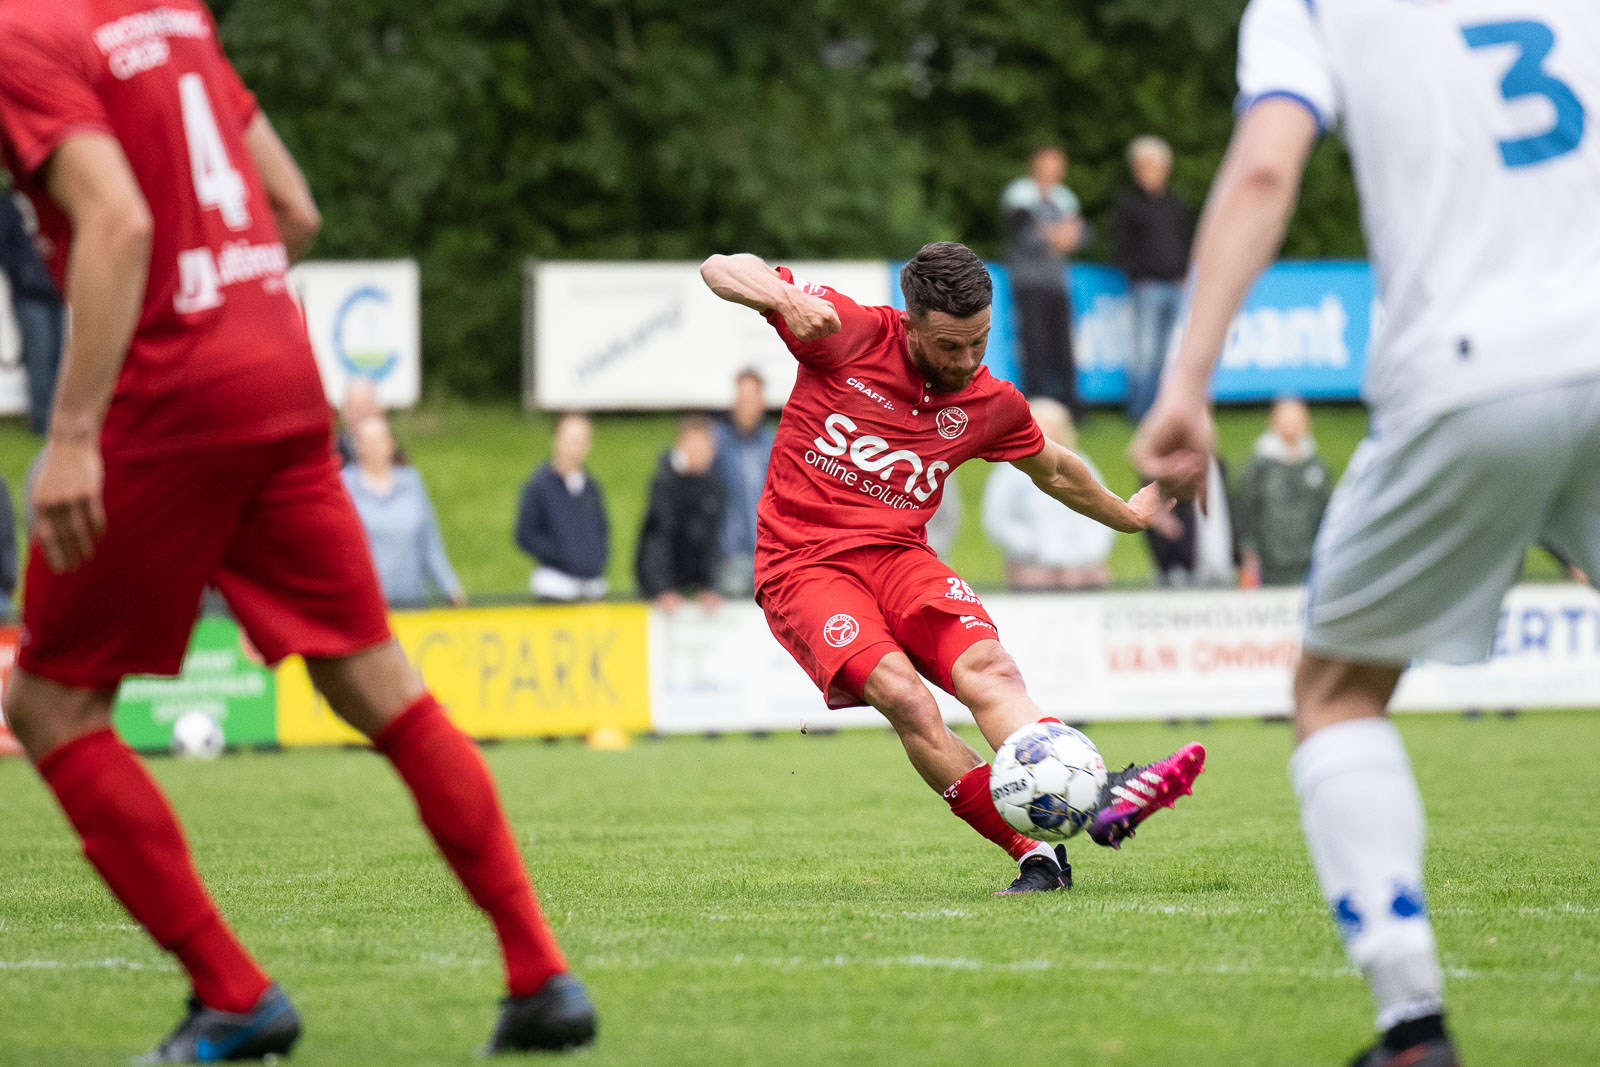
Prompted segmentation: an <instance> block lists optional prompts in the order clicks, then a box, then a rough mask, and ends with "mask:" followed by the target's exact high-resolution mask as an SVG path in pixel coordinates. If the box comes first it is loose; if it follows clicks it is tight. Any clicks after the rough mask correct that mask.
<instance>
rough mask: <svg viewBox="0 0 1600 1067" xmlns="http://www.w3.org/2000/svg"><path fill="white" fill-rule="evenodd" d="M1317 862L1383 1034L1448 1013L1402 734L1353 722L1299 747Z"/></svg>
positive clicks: (1292, 770) (1298, 769)
mask: <svg viewBox="0 0 1600 1067" xmlns="http://www.w3.org/2000/svg"><path fill="white" fill-rule="evenodd" d="M1289 778H1290V780H1291V781H1293V783H1294V790H1295V793H1296V795H1298V796H1299V798H1300V820H1301V824H1302V825H1303V826H1304V828H1305V834H1306V844H1307V845H1309V846H1310V849H1311V862H1312V864H1313V865H1314V866H1315V867H1316V869H1317V877H1318V878H1319V880H1320V881H1321V883H1322V892H1323V895H1324V896H1325V897H1326V898H1327V900H1328V905H1329V907H1330V908H1332V909H1333V914H1334V918H1335V920H1336V921H1337V922H1338V924H1339V932H1340V934H1341V935H1342V936H1343V937H1344V943H1345V950H1346V951H1347V952H1349V954H1350V959H1351V962H1353V963H1354V964H1355V965H1356V966H1357V967H1359V968H1361V971H1362V973H1363V974H1365V975H1366V976H1367V984H1368V985H1370V986H1371V987H1372V996H1373V999H1374V1000H1375V1001H1376V1002H1377V1009H1378V1029H1379V1030H1388V1029H1389V1028H1391V1027H1393V1026H1395V1025H1396V1024H1398V1023H1401V1022H1405V1021H1406V1020H1408V1019H1416V1018H1420V1017H1422V1016H1424V1015H1431V1014H1434V1013H1436V1012H1438V1011H1440V1010H1441V1007H1442V1003H1443V1000H1442V997H1443V986H1444V980H1443V976H1442V975H1441V974H1440V971H1439V961H1438V957H1437V955H1436V953H1435V950H1434V943H1433V926H1432V924H1431V923H1429V921H1428V912H1427V906H1426V904H1425V903H1424V898H1423V895H1422V845H1423V815H1422V797H1421V795H1420V794H1418V792H1417V782H1416V778H1415V777H1413V775H1412V773H1411V761H1410V760H1408V759H1407V758H1406V750H1405V746H1404V744H1403V743H1402V742H1401V740H1400V731H1399V730H1397V729H1395V725H1394V723H1392V722H1390V721H1389V720H1388V719H1386V718H1383V719H1378V718H1364V719H1352V720H1350V721H1347V722H1342V723H1339V724H1337V725H1335V726H1329V727H1326V728H1324V729H1322V730H1318V731H1317V732H1316V733H1314V734H1312V735H1311V736H1310V737H1308V738H1306V740H1305V741H1303V742H1301V744H1300V747H1299V748H1297V749H1295V752H1294V755H1293V756H1292V757H1290V759H1289Z"/></svg>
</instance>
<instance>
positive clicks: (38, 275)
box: [0, 189, 66, 436]
mask: <svg viewBox="0 0 1600 1067" xmlns="http://www.w3.org/2000/svg"><path fill="white" fill-rule="evenodd" d="M17 205H18V201H17V199H16V198H15V197H14V196H13V195H12V194H11V193H10V192H9V191H6V190H3V189H0V274H4V275H5V276H6V280H7V281H9V282H10V283H11V306H12V309H13V310H14V311H15V312H16V315H17V329H18V330H19V331H20V332H21V333H22V366H23V369H24V370H26V371H27V372H28V423H29V425H30V426H32V427H33V432H34V433H36V434H39V435H41V436H43V434H44V433H45V431H46V430H48V429H49V428H50V408H51V406H52V405H53V404H54V403H55V396H56V372H57V371H58V370H59V369H60V367H61V342H62V339H63V337H64V336H65V331H66V310H65V308H64V307H63V305H62V302H61V294H60V293H58V292H56V284H55V281H54V280H53V279H51V277H50V271H49V270H48V269H47V268H46V267H45V265H44V260H42V259H41V258H39V252H38V249H36V248H35V247H34V245H33V237H32V236H31V235H30V232H29V231H30V227H29V226H28V224H27V222H26V220H24V218H23V216H22V212H21V210H20V209H19V208H18V206H17ZM30 211H31V209H30Z"/></svg>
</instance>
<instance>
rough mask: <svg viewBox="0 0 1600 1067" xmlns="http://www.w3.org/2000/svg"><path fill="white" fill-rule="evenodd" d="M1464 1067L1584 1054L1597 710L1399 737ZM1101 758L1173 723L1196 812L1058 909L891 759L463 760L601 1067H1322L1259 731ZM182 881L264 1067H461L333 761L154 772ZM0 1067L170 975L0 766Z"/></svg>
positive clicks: (814, 752) (382, 865)
mask: <svg viewBox="0 0 1600 1067" xmlns="http://www.w3.org/2000/svg"><path fill="white" fill-rule="evenodd" d="M1402 728H1403V730H1404V732H1405V735H1406V739H1407V741H1408V743H1409V745H1410V748H1411V752H1412V755H1413V759H1414V762H1415V763H1416V766H1417V770H1418V773H1419V775H1420V778H1421V781H1422V786H1423V791H1424V795H1425V797H1426V798H1427V801H1428V805H1429V814H1430V817H1431V825H1432V836H1431V840H1430V849H1429V863H1428V874H1429V883H1430V890H1431V895H1432V899H1431V902H1432V906H1433V912H1434V916H1435V919H1436V922H1437V926H1438V931H1439V935H1440V940H1441V946H1442V949H1443V956H1444V961H1445V966H1446V968H1447V971H1448V974H1449V996H1450V1003H1451V1008H1452V1011H1453V1018H1454V1024H1455V1027H1456V1029H1457V1031H1458V1035H1459V1038H1460V1040H1461V1043H1462V1045H1463V1049H1464V1053H1465V1056H1466V1061H1467V1062H1468V1063H1470V1064H1493V1065H1497V1067H1510V1065H1518V1064H1545V1063H1570V1064H1578V1063H1585V1064H1592V1063H1597V1062H1600V1027H1597V1026H1596V1023H1595V1020H1596V1019H1597V1018H1600V852H1597V850H1596V848H1595V841H1596V839H1597V838H1600V803H1597V802H1596V800H1595V795H1594V783H1593V780H1592V778H1591V777H1590V776H1589V775H1588V774H1587V773H1586V772H1585V771H1582V770H1575V769H1574V764H1573V763H1572V762H1570V761H1571V760H1572V759H1573V757H1579V756H1582V755H1583V754H1587V753H1593V752H1595V751H1597V750H1600V716H1596V715H1594V714H1592V713H1544V714H1532V715H1525V716H1522V717H1520V718H1518V719H1516V720H1513V721H1507V720H1502V719H1499V718H1495V717H1490V718H1485V719H1481V720H1476V721H1466V720H1463V719H1462V718H1460V717H1458V716H1433V717H1429V716H1412V717H1407V718H1404V719H1403V720H1402ZM1093 733H1094V736H1095V737H1096V739H1097V741H1098V743H1099V745H1100V747H1101V749H1102V750H1103V751H1104V753H1105V755H1106V757H1107V758H1108V760H1110V761H1112V762H1113V763H1117V762H1120V761H1124V760H1128V759H1133V758H1146V757H1149V756H1152V755H1155V754H1157V753H1158V752H1160V753H1164V752H1166V751H1168V750H1170V749H1171V748H1173V747H1175V745H1176V744H1178V743H1180V742H1181V741H1183V740H1186V739H1187V738H1188V737H1190V736H1194V737H1197V738H1199V739H1200V740H1203V741H1204V742H1205V743H1206V745H1207V747H1208V749H1209V750H1210V770H1209V771H1208V773H1207V774H1206V775H1205V776H1204V777H1202V778H1201V779H1200V782H1199V788H1198V789H1197V791H1196V795H1195V796H1194V797H1192V798H1188V799H1186V800H1184V801H1183V802H1182V803H1180V804H1179V805H1178V808H1177V809H1176V811H1174V812H1166V813H1163V814H1161V815H1160V816H1158V817H1157V818H1155V819H1154V820H1153V821H1152V822H1151V823H1149V824H1148V826H1147V827H1146V828H1145V830H1144V831H1143V832H1142V833H1141V834H1140V835H1139V836H1138V838H1137V839H1135V840H1134V841H1132V842H1130V843H1129V844H1128V846H1127V847H1126V848H1124V850H1123V851H1122V852H1120V853H1113V852H1110V851H1106V850H1103V849H1098V848H1096V847H1094V846H1093V845H1090V844H1089V843H1087V842H1081V843H1078V844H1076V847H1075V848H1074V850H1073V859H1074V861H1075V864H1076V870H1077V878H1078V888H1077V889H1075V890H1073V891H1072V892H1071V893H1056V894H1050V895H1041V896H1035V897H1022V898H1000V899H996V898H993V897H991V896H990V895H989V894H990V891H991V890H993V889H995V888H996V887H997V886H999V885H1000V884H1003V883H1004V882H1005V881H1006V880H1007V879H1008V878H1009V876H1010V873H1011V870H1012V868H1011V867H1010V864H1009V862H1008V861H1007V860H1005V858H1004V857H1002V856H1001V855H999V853H998V852H997V851H996V850H994V849H993V847H992V846H990V845H987V844H985V843H983V842H981V841H979V840H978V839H977V838H976V837H974V836H973V835H972V833H971V832H970V831H969V830H967V829H966V828H965V827H964V826H962V825H960V824H959V823H958V822H957V821H956V820H955V819H953V818H952V817H951V816H950V815H949V814H948V812H947V811H946V809H945V806H944V804H943V803H942V802H941V801H940V800H939V798H937V797H936V796H933V795H932V794H931V793H929V792H928V791H927V790H926V789H924V788H923V787H922V786H921V785H920V784H919V783H918V782H917V780H916V778H915V776H914V775H913V773H912V771H911V769H910V768H909V766H907V765H906V763H905V761H904V759H903V757H902V755H901V754H900V751H899V748H898V745H897V744H896V742H895V740H894V739H893V737H892V736H890V735H889V734H888V733H887V732H881V731H859V732H853V733H844V734H839V735H836V736H807V737H801V736H798V735H787V736H777V737H772V738H766V739H762V738H750V737H725V738H722V739H720V740H708V739H701V738H680V739H674V740H669V741H663V742H640V743H638V744H636V745H635V746H634V747H633V748H631V749H629V750H628V751H625V752H620V753H601V752H593V751H590V750H588V749H586V748H584V747H582V746H581V745H578V744H576V743H571V742H566V743H560V744H539V743H519V744H506V745H502V746H498V747H495V748H491V749H489V750H488V755H489V760H490V763H491V764H492V765H493V767H494V770H495V771H496V773H497V774H498V776H499V779H500V782H501V787H502V790H503V792H504V794H505V798H506V802H507V805H508V807H509V809H510V812H511V815H512V819H513V821H514V822H515V824H516V827H517V829H518V832H519V836H520V838H521V840H522V841H523V844H524V847H525V850H526V855H527V856H528V859H529V862H530V864H531V865H532V868H533V870H534V873H535V877H536V878H537V880H538V883H539V886H540V890H541V892H542V894H543V896H544V900H545V904H546V907H547V908H548V910H549V912H550V915H551V918H552V921H553V922H554V924H555V926H556V929H557V931H558V933H559V935H560V937H561V939H562V941H563V943H564V944H565V946H566V948H567V951H568V952H569V954H570V956H571V959H572V962H573V964H574V966H575V968H576V969H577V971H578V972H579V973H580V974H581V975H582V976H583V977H584V979H585V980H586V981H587V982H588V983H589V985H590V988H591V990H592V992H593V994H594V996H595V999H596V1001H597V1002H598V1004H599V1007H600V1010H601V1013H602V1015H601V1040H600V1044H599V1046H598V1048H596V1049H595V1050H594V1051H592V1052H589V1053H586V1054H584V1055H583V1056H582V1057H581V1058H580V1059H579V1061H578V1062H581V1063H584V1064H592V1065H595V1067H599V1065H602V1064H700V1065H704V1064H743V1063H751V1064H762V1065H775V1064H945V1063H948V1064H961V1065H964V1067H965V1065H970V1064H974V1063H980V1064H1003V1063H1027V1062H1056V1063H1069V1064H1073V1065H1075V1067H1078V1065H1092V1064H1130V1065H1131V1064H1148V1063H1162V1064H1172V1065H1190V1064H1195V1065H1199V1064H1216V1065H1228V1067H1235V1065H1239V1064H1263V1065H1275V1064H1285V1065H1288V1064H1293V1065H1316V1064H1342V1063H1344V1062H1345V1058H1346V1057H1347V1056H1348V1055H1349V1054H1350V1053H1351V1052H1352V1051H1353V1050H1354V1048H1355V1047H1356V1045H1357V1044H1359V1043H1360V1042H1362V1041H1363V1039H1365V1037H1366V1035H1367V1033H1368V1027H1369V1025H1370V1010H1369V1006H1368V1002H1367V996H1366V991H1365V988H1364V986H1363V985H1362V984H1361V983H1360V982H1359V981H1358V980H1357V979H1356V977H1355V976H1354V975H1352V974H1351V973H1350V972H1349V970H1348V969H1347V967H1346V965H1345V961H1344V958H1343V955H1342V953H1341V950H1340V947H1339V944H1338V941H1337V939H1336V937H1335V934H1334V932H1333V929H1332V926H1331V924H1330V923H1329V922H1328V920H1327V917H1326V915H1325V913H1324V908H1323V905H1322V903H1321V901H1320V900H1319V898H1318V895H1317V893H1316V890H1315V886H1314V883H1313V880H1312V875H1311V871H1310V869H1309V866H1308V864H1307V862H1306V860H1305V858H1304V853H1303V846H1302V844H1301V839H1300V834H1299V829H1298V823H1297V819H1296V815H1295V810H1294V806H1293V802H1292V799H1291V796H1290V792H1289V787H1288V783H1287V781H1286V778H1285V774H1284V761H1285V758H1286V757H1287V755H1288V752H1289V747H1290V738H1289V733H1288V730H1287V728H1286V727H1285V726H1283V725H1281V724H1266V723H1261V722H1257V721H1242V722H1223V723H1216V724H1212V725H1206V726H1193V727H1184V728H1183V729H1181V730H1175V729H1173V728H1171V727H1168V726H1165V725H1159V724H1137V725H1134V724H1125V725H1105V726H1101V727H1098V728H1096V729H1094V730H1093ZM153 766H154V768H155V773H156V775H157V777H158V778H159V779H160V780H161V782H162V784H163V785H164V786H165V787H166V788H167V789H168V790H169V792H170V794H171V796H172V797H173V799H174V801H175V803H176V804H177V806H178V808H179V809H180V811H181V812H182V814H183V817H184V818H185V820H186V821H187V824H188V827H189V830H190V833H191V837H192V840H193V843H194V846H195V852H196V855H197V859H198V862H199V865H200V867H201V869H202V870H203V871H204V872H205V874H206V875H207V876H208V878H209V880H210V883H211V886H212V888H213V890H214V892H215V894H216V896H217V897H218V898H219V900H220V901H221V903H222V905H223V906H224V908H225V909H226V911H227V912H228V914H229V916H230V917H231V918H232V919H233V920H234V922H235V924H236V925H237V927H238V928H239V930H240V931H241V933H242V935H243V936H244V938H245V940H246V941H247V942H248V943H249V944H250V945H251V946H253V947H254V949H255V950H256V951H257V953H258V954H259V955H260V957H261V958H262V960H263V961H264V962H265V963H266V965H267V966H268V967H269V968H270V969H271V971H272V972H273V973H274V974H275V975H276V976H277V977H278V978H279V979H280V980H281V981H283V982H284V984H285V985H286V986H287V988H288V989H289V990H290V991H291V993H292V994H293V995H294V997H295V999H296V1000H297V1002H298V1004H299V1007H300V1009H301V1012H302V1013H303V1015H304V1016H305V1019H306V1034H305V1038H304V1040H303V1041H302V1043H301V1046H300V1049H299V1051H298V1052H297V1054H296V1055H295V1058H294V1061H293V1062H294V1063H295V1064H297V1065H303V1067H316V1065H321V1064H328V1065H340V1067H355V1065H363V1064H383V1065H394V1064H453V1063H459V1064H466V1063H469V1062H472V1060H471V1057H470V1051H471V1050H472V1049H474V1048H475V1047H476V1046H477V1045H478V1044H480V1043H481V1042H482V1040H483V1039H484V1037H485V1036H486V1034H487V1030H488V1027H489V1025H490V1021H491V1017H492V1014H493V1006H494V1000H495V998H496V997H497V996H498V995H499V971H498V963H497V961H496V959H495V953H494V948H493V944H492V941H491V938H490V935H489V932H488V928H487V925H486V924H485V923H483V922H482V921H481V920H480V919H479V917H478V915H477V914H476V913H475V912H474V911H473V910H472V909H471V908H470V906H469V905H468V904H467V903H466V901H465V898H464V896H463V895H462V894H461V893H460V892H459V890H458V889H457V888H456V887H455V885H454V883H453V882H452V881H451V880H450V879H449V877H448V875H447V873H446V870H445V868H444V867H443V865H442V864H441V863H439V862H438V861H437V860H436V859H435V857H434V854H433V852H432V849H431V847H430V846H429V844H428V842H427V841H426V839H425V838H424V837H423V835H422V833H421V831H420V830H419V829H418V827H417V826H416V825H415V824H414V822H413V820H412V817H411V811H410V805H409V803H408V801H407V799H406V797H405V795H404V794H403V792H402V790H401V788H400V786H399V785H398V784H397V782H396V781H395V779H394V778H393V777H392V775H391V774H390V773H389V772H388V769H387V767H386V766H385V765H384V764H383V763H382V761H381V760H380V759H378V758H377V757H376V756H373V755H371V754H368V753H364V752H355V751H340V750H329V751H300V752H292V753H283V754H245V755H233V756H228V757H226V758H224V759H222V760H220V761H218V762H215V763H210V764H204V763H183V762H177V761H173V760H158V761H155V762H154V764H153ZM0 818H3V830H0V1063H4V1064H27V1065H29V1067H40V1065H46V1064H71V1065H74V1067H80V1065H95V1064H121V1063H125V1062H126V1059H127V1056H128V1055H129V1054H131V1053H135V1052H139V1051H142V1050H143V1049H144V1048H146V1047H147V1046H149V1045H150V1044H152V1043H153V1042H154V1041H155V1040H156V1039H157V1038H159V1037H160V1036H161V1035H162V1034H163V1033H164V1031H165V1030H166V1028H167V1027H169V1026H170V1025H171V1024H172V1023H173V1022H174V1021H175V1020H176V1018H177V1016H178V1014H179V1009H180V1007H181V998H182V996H183V995H184V993H185V987H184V984H183V981H182V978H181V975H180V974H179V973H178V972H177V971H176V970H175V969H174V968H173V967H172V965H171V964H170V963H168V962H167V960H166V959H165V958H164V957H163V956H162V955H161V954H160V953H159V952H157V951H156V950H155V949H154V948H153V947H152V946H151V945H150V944H149V942H148V941H147V940H146V939H145V938H144V936H143V934H142V933H140V931H138V930H137V929H135V928H134V927H133V926H131V925H130V924H129V922H128V920H127V918H126V916H125V915H124V914H123V913H122V912H121V911H120V909H119V908H118V907H117V906H116V905H115V904H114V902H113V901H112V900H111V899H110V897H109V896H108V895H107V894H106V893H105V891H104V890H103V889H102V888H101V887H100V885H99V883H98V882H97V881H96V880H95V879H94V878H93V877H92V875H91V873H90V870H89V868H88V867H87V865H86V864H85V863H84V862H83V861H82V859H81V858H80V857H79V855H78V853H77V846H76V842H75V840H74V839H73V838H72V837H71V836H70V834H69V833H68V831H67V828H66V826H65V824H64V823H63V821H62V819H61V818H60V816H59V815H58V814H57V812H56V809H55V807H54V805H53V804H52V803H51V802H50V799H49V797H48V795H47V794H46V792H45V790H44V788H43V787H42V786H41V785H40V784H39V783H38V782H37V781H36V780H35V779H34V777H33V775H32V772H31V771H30V770H29V769H28V767H27V766H26V765H25V764H24V763H22V762H20V761H17V760H11V761H6V762H5V763H3V764H0Z"/></svg>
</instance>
